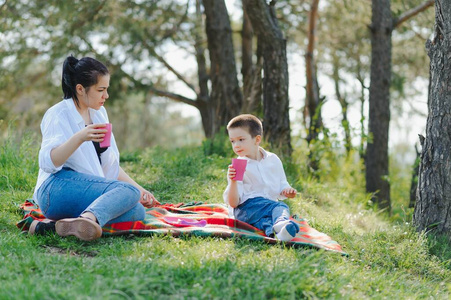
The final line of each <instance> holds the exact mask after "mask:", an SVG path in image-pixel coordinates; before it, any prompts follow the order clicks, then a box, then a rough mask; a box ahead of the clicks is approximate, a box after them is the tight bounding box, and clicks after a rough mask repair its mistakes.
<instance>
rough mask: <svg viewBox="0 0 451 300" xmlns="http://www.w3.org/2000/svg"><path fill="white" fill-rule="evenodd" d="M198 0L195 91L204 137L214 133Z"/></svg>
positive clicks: (209, 136)
mask: <svg viewBox="0 0 451 300" xmlns="http://www.w3.org/2000/svg"><path fill="white" fill-rule="evenodd" d="M200 2H201V1H200V0H197V1H196V27H195V29H194V30H195V31H194V38H195V44H194V49H195V50H196V61H197V78H198V81H199V92H198V93H197V100H196V104H197V106H196V107H197V108H198V109H199V113H200V116H201V120H202V127H203V128H204V133H205V137H206V138H211V137H213V135H214V130H213V129H214V128H216V126H214V124H213V120H214V118H213V114H214V110H213V109H211V107H210V106H209V105H208V104H209V103H210V102H209V99H210V96H209V89H208V80H209V76H208V73H207V64H206V60H205V49H204V47H203V43H204V34H203V28H204V26H203V20H202V19H203V18H202V10H201V4H200Z"/></svg>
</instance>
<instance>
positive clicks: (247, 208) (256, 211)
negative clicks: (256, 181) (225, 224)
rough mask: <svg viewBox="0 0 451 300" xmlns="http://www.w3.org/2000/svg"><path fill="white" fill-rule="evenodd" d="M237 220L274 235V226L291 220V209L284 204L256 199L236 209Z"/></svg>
mask: <svg viewBox="0 0 451 300" xmlns="http://www.w3.org/2000/svg"><path fill="white" fill-rule="evenodd" d="M234 214H235V218H236V219H238V220H240V221H243V222H246V223H248V224H250V225H252V226H254V227H257V228H258V229H261V230H263V231H264V232H265V234H266V235H267V236H270V235H272V234H273V233H274V232H273V228H272V227H273V225H274V224H275V223H277V222H279V221H284V220H289V219H290V209H289V208H288V205H286V204H285V203H283V202H279V201H273V200H269V199H266V198H263V197H256V198H252V199H248V200H246V201H245V202H244V203H242V204H240V205H238V207H236V208H235V209H234Z"/></svg>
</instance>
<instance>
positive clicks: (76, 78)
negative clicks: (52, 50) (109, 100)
mask: <svg viewBox="0 0 451 300" xmlns="http://www.w3.org/2000/svg"><path fill="white" fill-rule="evenodd" d="M107 74H109V72H108V69H107V67H106V66H105V65H104V64H102V63H101V62H100V61H98V60H96V59H94V58H91V57H83V58H82V59H80V60H78V59H76V58H75V57H73V56H72V55H71V56H68V57H67V58H66V60H65V61H64V64H63V76H62V77H63V78H62V87H63V93H64V96H63V98H64V99H69V98H72V99H74V101H75V103H76V104H77V106H79V100H78V98H77V92H76V90H75V87H76V86H77V84H81V85H82V86H83V87H84V88H85V89H86V91H88V90H89V88H90V87H91V86H93V85H95V84H97V82H98V80H99V75H103V76H104V75H107Z"/></svg>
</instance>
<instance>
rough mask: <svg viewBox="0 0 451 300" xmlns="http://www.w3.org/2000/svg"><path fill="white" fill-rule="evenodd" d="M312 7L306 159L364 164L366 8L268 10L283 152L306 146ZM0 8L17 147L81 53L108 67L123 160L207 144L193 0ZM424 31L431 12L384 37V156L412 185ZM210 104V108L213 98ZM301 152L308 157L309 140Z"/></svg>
mask: <svg viewBox="0 0 451 300" xmlns="http://www.w3.org/2000/svg"><path fill="white" fill-rule="evenodd" d="M219 2H222V1H219ZM315 2H316V3H317V4H318V3H319V6H318V7H317V24H315V26H316V27H315V28H313V30H314V31H315V32H314V36H313V41H314V43H315V47H314V48H313V50H314V52H312V54H311V56H314V57H315V62H314V68H315V71H316V73H317V75H316V76H317V86H318V99H320V101H321V105H319V107H320V111H319V118H320V119H321V121H322V123H321V126H322V127H321V128H320V129H318V131H320V132H319V134H318V136H317V137H316V139H317V141H319V146H318V144H317V145H316V147H317V148H320V150H316V151H318V152H321V151H323V152H324V151H326V152H327V151H331V152H335V153H338V154H339V153H344V151H345V150H347V151H348V152H349V150H350V149H351V148H352V149H354V152H353V154H352V155H353V156H354V157H355V159H356V161H357V160H362V159H364V157H365V150H366V145H367V141H368V139H371V134H368V114H369V113H368V111H369V105H368V98H369V86H370V67H371V66H370V64H371V41H370V30H369V24H370V23H371V1H369V0H368V1H351V0H344V1H322V2H319V1H299V2H298V1H296V2H295V1H277V2H274V3H276V5H274V6H273V8H274V11H275V14H276V16H277V21H278V24H277V25H278V27H280V30H281V32H282V33H283V35H284V38H285V39H286V52H287V61H288V74H289V89H288V100H289V118H290V124H289V126H291V143H292V146H293V148H295V149H296V148H305V147H306V140H309V135H310V133H309V127H310V125H311V120H312V119H313V118H315V116H314V112H311V111H309V103H308V95H307V93H306V84H307V79H306V73H307V72H306V67H305V66H306V60H307V58H308V57H309V55H310V54H309V53H308V51H309V50H311V48H309V47H311V43H312V39H311V36H309V30H312V29H311V28H309V26H311V25H309V20H311V19H312V15H311V13H312V5H313V4H312V3H315ZM206 3H208V1H206ZM213 3H214V2H213ZM216 3H217V2H216ZM268 3H269V2H268ZM423 3H424V1H421V0H399V1H393V3H392V5H391V10H392V12H393V14H394V17H397V16H400V15H401V14H402V13H403V12H406V11H408V10H409V9H412V8H414V7H417V6H419V5H421V4H423ZM225 4H226V9H227V10H226V11H225V14H224V13H223V14H222V16H220V15H219V14H218V16H220V17H224V16H225V17H226V19H227V20H230V30H231V37H232V41H231V43H229V45H232V48H231V49H232V51H233V52H234V53H232V56H233V59H234V60H233V63H235V59H236V66H235V68H232V69H235V70H234V72H236V78H238V80H239V82H238V84H239V86H240V88H241V89H242V90H243V94H244V95H243V96H244V99H245V100H244V101H246V99H248V98H251V97H254V98H256V99H258V98H259V97H261V93H262V91H261V90H260V91H258V90H257V91H255V85H253V86H251V88H247V87H246V70H245V67H246V66H245V64H246V63H248V62H246V60H249V57H247V58H246V57H245V56H246V55H249V53H246V51H249V50H248V49H245V43H246V42H248V41H246V36H245V35H244V32H245V28H246V24H245V23H246V22H245V21H246V18H244V17H243V16H245V15H243V8H242V4H241V2H240V1H232V0H229V1H225ZM0 7H1V10H0V11H1V14H2V19H3V22H2V24H1V27H2V28H1V30H0V42H1V43H0V48H1V52H0V59H1V66H2V67H1V69H0V72H1V76H0V128H1V132H2V135H1V138H2V139H5V138H6V137H8V136H10V131H11V130H13V131H14V136H15V137H16V138H17V139H18V140H20V139H21V138H22V136H23V134H24V133H26V132H28V133H29V132H33V133H34V134H35V137H36V141H37V142H39V123H40V120H41V118H42V115H43V113H44V112H45V110H46V109H48V107H50V106H51V105H52V104H54V103H56V102H57V101H59V99H61V90H60V77H61V65H62V62H63V60H64V59H65V57H66V56H67V55H68V54H74V55H75V56H76V57H82V56H85V55H91V56H94V57H97V58H98V59H100V60H102V61H105V62H106V64H107V65H108V66H109V68H110V70H111V72H112V81H111V88H110V99H109V100H108V103H107V106H108V110H109V114H110V119H111V122H112V123H113V124H114V132H115V135H116V137H117V140H118V143H119V147H120V149H121V150H122V151H135V150H139V149H144V148H147V147H153V146H156V145H158V146H161V147H163V148H174V147H181V146H186V145H200V144H201V143H202V142H203V141H204V139H205V137H207V138H209V139H212V138H213V137H214V133H215V132H217V131H218V132H219V130H218V129H214V130H213V132H211V131H210V132H209V130H210V129H209V128H210V126H209V125H206V124H207V123H206V121H205V120H204V119H205V118H204V116H203V115H202V107H201V104H202V102H201V101H200V100H202V97H205V95H203V94H202V93H203V90H202V84H207V85H208V87H209V88H210V89H212V93H214V91H213V90H214V87H213V88H212V85H213V84H212V83H211V82H207V81H205V82H202V78H201V76H200V75H199V74H200V71H201V69H202V68H203V69H204V71H205V74H204V75H208V73H210V74H213V73H212V72H211V70H210V68H211V65H213V60H214V59H215V58H214V55H215V54H212V52H211V48H209V47H210V45H207V44H208V43H207V40H208V18H207V21H206V18H205V14H204V11H203V7H202V5H201V4H200V2H199V1H143V2H141V1H136V2H122V1H89V2H88V1H79V2H73V3H70V4H69V3H66V2H60V1H45V2H44V1H30V2H24V1H4V2H3V4H2V5H1V6H0ZM216 11H218V10H217V9H216ZM206 12H207V13H208V10H207V11H206ZM223 12H224V11H223ZM218 16H216V17H218ZM247 21H249V20H247ZM248 23H249V22H248ZM433 24H434V9H433V8H432V7H431V8H430V9H426V10H425V11H422V12H421V13H420V14H418V15H415V17H413V18H411V19H409V20H407V22H404V23H402V24H401V25H400V26H399V27H398V28H397V29H396V30H395V31H393V37H392V44H393V46H392V51H393V53H392V72H391V79H392V80H391V85H390V90H391V93H390V134H389V137H390V138H389V152H390V157H391V161H392V164H393V165H394V166H395V168H397V167H399V168H400V171H398V172H396V176H404V177H406V178H407V177H411V172H412V168H411V166H412V165H413V164H414V162H415V160H416V155H417V152H416V151H415V150H416V148H417V146H418V145H417V140H418V134H423V132H424V127H425V125H426V116H427V93H426V91H427V86H428V80H429V74H428V69H429V60H428V57H427V53H426V51H425V41H426V40H427V39H428V37H430V35H431V34H432V31H433ZM206 27H207V30H205V28H206ZM210 27H211V25H210ZM206 31H207V32H206ZM251 33H252V32H251ZM252 34H253V33H252ZM255 40H256V39H255V38H254V40H251V43H253V44H254V45H253V48H252V45H251V46H250V47H251V51H253V52H255V53H251V56H250V60H251V67H252V71H253V72H254V74H255V73H257V74H258V73H259V72H260V73H261V72H262V70H261V69H262V66H261V65H259V59H260V57H259V53H258V51H259V46H258V44H257V43H256V41H255ZM225 44H226V43H225ZM207 48H208V50H210V52H208V51H206V49H207ZM224 48H225V46H224ZM308 49H309V50H308ZM199 53H201V54H202V56H203V60H204V61H203V63H202V59H199V56H200V55H199ZM307 54H308V55H307ZM209 61H210V62H211V65H210V66H209V64H208V62H209ZM206 62H207V63H206ZM232 67H233V65H232ZM232 72H233V71H232ZM253 78H256V77H253ZM210 80H211V78H210ZM213 81H214V80H213ZM248 81H249V80H248ZM254 81H255V80H254ZM260 84H261V82H260ZM257 86H258V84H257ZM249 89H251V91H250V92H246V90H249ZM253 93H254V94H253ZM255 94H257V95H255ZM208 96H209V97H210V98H213V94H212V95H207V97H208ZM227 97H228V96H226V97H225V98H226V102H225V103H226V105H227V106H229V105H234V101H233V99H232V98H233V97H230V99H231V101H229V102H227ZM257 102H261V100H257ZM262 105H263V104H262V103H256V104H255V103H254V104H253V109H249V107H250V104H249V105H248V106H247V107H246V105H243V107H242V109H241V112H243V111H244V112H252V113H256V114H257V115H259V116H260V117H262V118H263V119H264V117H265V116H264V114H263V109H262ZM246 108H247V109H248V110H247V111H245V110H246ZM235 111H237V110H236V109H235ZM238 111H239V112H240V110H239V109H238ZM280 117H281V118H280V119H283V117H284V116H283V115H281V116H280ZM375 122H377V120H376V121H375ZM222 123H223V124H224V120H222ZM219 125H221V124H219ZM214 126H217V124H215V125H214ZM214 126H211V127H214ZM349 144H352V147H350V146H349ZM308 147H310V148H312V144H310V142H309V145H307V148H308ZM321 149H322V150H321ZM324 149H325V150H324ZM274 150H275V151H276V152H277V150H276V149H274ZM310 151H313V150H312V149H310ZM306 154H307V155H308V151H307V152H306ZM317 155H318V154H317ZM321 155H322V154H319V156H321ZM320 158H321V157H319V159H320ZM387 180H388V179H387ZM405 200H407V199H405Z"/></svg>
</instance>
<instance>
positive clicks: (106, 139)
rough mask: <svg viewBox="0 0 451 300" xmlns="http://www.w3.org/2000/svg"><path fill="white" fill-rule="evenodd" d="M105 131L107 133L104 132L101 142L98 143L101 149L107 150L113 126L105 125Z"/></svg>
mask: <svg viewBox="0 0 451 300" xmlns="http://www.w3.org/2000/svg"><path fill="white" fill-rule="evenodd" d="M105 129H106V130H107V132H105V137H104V138H103V141H101V142H100V147H101V148H107V147H109V146H111V131H112V130H113V124H111V123H107V124H106V127H105Z"/></svg>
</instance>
